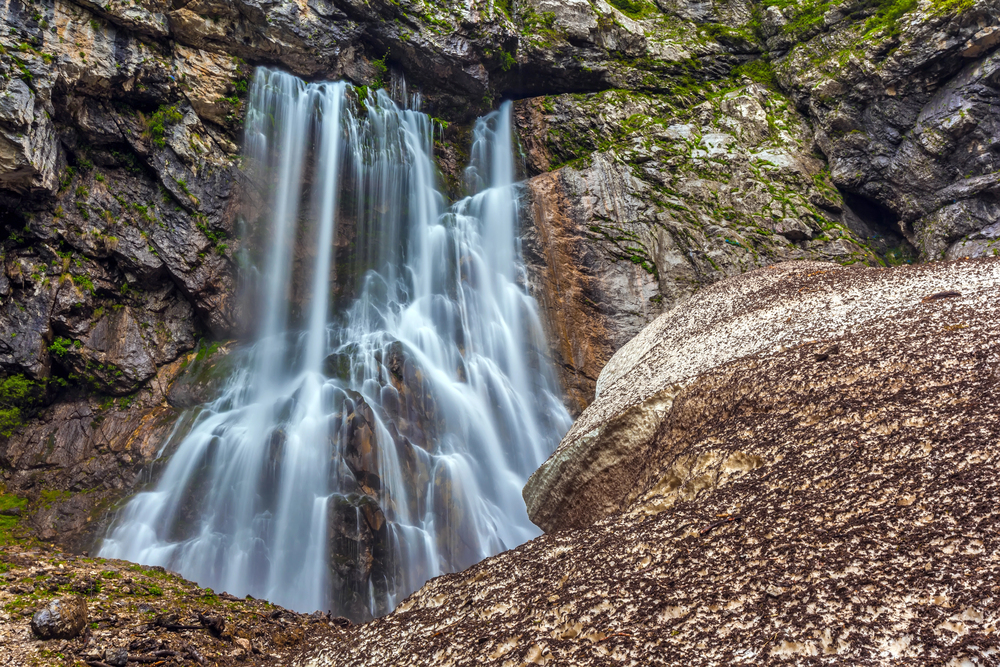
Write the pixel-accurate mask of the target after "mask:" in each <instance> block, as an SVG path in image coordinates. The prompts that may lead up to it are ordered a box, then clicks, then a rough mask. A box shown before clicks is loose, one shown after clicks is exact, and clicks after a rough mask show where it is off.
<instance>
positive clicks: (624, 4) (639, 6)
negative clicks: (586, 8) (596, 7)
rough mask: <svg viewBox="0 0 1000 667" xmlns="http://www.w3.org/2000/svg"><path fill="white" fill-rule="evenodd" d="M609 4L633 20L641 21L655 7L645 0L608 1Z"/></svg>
mask: <svg viewBox="0 0 1000 667" xmlns="http://www.w3.org/2000/svg"><path fill="white" fill-rule="evenodd" d="M608 3H609V4H610V5H612V6H613V7H614V8H615V9H617V10H618V11H620V12H621V13H622V14H624V15H625V16H628V17H629V18H632V19H641V18H643V17H644V16H646V15H647V14H648V13H651V12H652V10H653V7H652V6H651V5H650V4H649V3H647V2H643V0H608Z"/></svg>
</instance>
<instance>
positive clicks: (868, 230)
mask: <svg viewBox="0 0 1000 667" xmlns="http://www.w3.org/2000/svg"><path fill="white" fill-rule="evenodd" d="M841 194H842V195H843V197H844V205H845V206H844V223H845V224H846V225H847V227H848V228H849V229H850V230H851V231H852V232H854V234H855V235H856V236H857V237H858V238H859V239H861V240H862V241H864V242H865V243H867V244H868V246H869V247H870V248H871V249H872V250H874V251H875V252H876V253H877V254H878V255H879V256H880V257H882V258H884V259H889V260H891V261H892V263H901V262H906V263H910V262H912V261H913V259H914V258H915V257H916V256H917V250H916V248H914V247H913V244H911V243H910V241H909V240H908V239H907V238H906V236H904V235H903V231H902V229H901V228H900V225H899V216H898V215H897V214H896V212H895V211H893V210H892V209H890V208H889V207H887V206H885V205H883V204H882V203H880V202H878V201H876V200H874V199H872V198H871V197H867V196H865V195H863V194H860V193H856V192H841Z"/></svg>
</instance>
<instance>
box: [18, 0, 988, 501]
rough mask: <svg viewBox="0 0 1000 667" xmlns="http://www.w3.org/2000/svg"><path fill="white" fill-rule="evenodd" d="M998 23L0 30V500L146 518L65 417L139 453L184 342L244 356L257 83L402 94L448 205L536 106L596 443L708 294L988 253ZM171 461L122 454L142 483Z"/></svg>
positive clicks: (975, 9)
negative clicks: (474, 144) (494, 124)
mask: <svg viewBox="0 0 1000 667" xmlns="http://www.w3.org/2000/svg"><path fill="white" fill-rule="evenodd" d="M997 10H998V6H997V3H996V0H968V1H964V2H937V1H935V2H928V1H924V2H918V3H916V4H913V3H889V2H886V3H875V4H873V3H870V2H853V1H848V2H845V3H842V4H840V5H837V6H833V5H830V4H827V3H816V2H811V1H810V0H804V1H802V2H791V3H784V2H783V3H781V4H780V6H778V5H777V4H772V3H770V2H763V3H748V2H742V0H735V1H733V2H729V3H726V4H718V3H717V4H715V5H712V6H708V5H705V4H703V3H690V2H683V1H680V2H674V1H673V0H669V1H668V0H657V2H655V3H654V2H648V1H646V0H635V1H633V0H614V1H613V2H610V3H609V2H605V0H574V1H573V2H553V1H552V0H516V1H515V2H507V1H501V0H474V1H473V2H464V1H463V2H454V1H452V0H446V1H445V2H438V3H426V2H423V0H401V1H400V2H395V1H393V2H383V1H376V2H360V1H357V0H332V1H330V2H318V3H298V2H285V1H279V2H273V3H261V2H258V1H257V0H224V1H223V0H195V1H194V2H187V3H184V2H180V3H178V2H173V3H168V2H163V1H162V0H142V1H141V2H138V3H125V4H123V3H119V2H106V1H105V0H75V1H70V0H38V1H33V2H32V1H28V0H13V1H12V2H10V3H8V4H6V5H4V7H3V8H2V9H0V15H2V16H3V20H4V27H5V30H4V31H0V229H2V231H0V263H2V265H3V270H2V271H0V300H2V302H0V369H2V370H0V375H3V378H2V381H3V383H4V385H3V388H2V391H0V461H2V465H3V475H4V480H5V483H7V484H8V485H10V486H11V490H12V491H17V492H22V491H23V492H30V493H36V492H37V491H38V490H39V488H40V485H42V484H44V485H50V486H52V487H53V488H58V489H60V490H61V491H65V492H67V493H76V494H79V493H80V492H83V491H91V490H93V489H99V490H101V492H102V493H104V492H105V491H107V492H109V493H110V490H111V488H112V487H114V488H120V489H128V488H131V483H130V482H126V481H123V480H124V478H123V480H119V481H115V482H113V483H112V482H110V481H108V480H109V479H110V478H111V477H114V475H111V476H110V477H108V475H107V474H106V473H107V470H105V471H104V472H101V473H98V472H86V471H87V470H88V468H87V462H88V461H90V460H91V459H92V457H94V456H95V452H96V451H105V450H106V449H107V447H109V446H110V445H111V443H112V442H118V440H117V439H116V438H117V436H115V437H112V436H110V435H101V431H100V429H96V430H94V429H92V430H91V431H88V432H87V434H86V435H85V436H82V437H77V436H75V435H71V434H70V431H67V430H65V429H68V428H70V427H69V426H68V425H69V424H71V423H76V422H74V420H73V419H69V418H67V417H65V415H89V414H90V413H91V411H94V410H96V409H98V408H100V406H102V405H107V403H108V401H109V400H113V401H115V403H114V404H115V405H116V406H125V407H121V408H116V409H120V410H121V412H122V419H123V420H124V421H121V422H120V423H119V426H121V428H124V429H130V428H132V427H131V426H127V424H131V423H132V422H133V421H138V422H142V423H144V424H145V423H152V422H154V421H156V420H157V419H160V417H158V416H156V415H159V414H160V413H159V412H158V410H159V408H162V407H164V406H163V405H162V403H163V397H164V396H166V395H168V394H169V390H168V389H167V388H166V385H163V386H160V385H162V383H163V382H166V381H167V380H166V378H172V377H174V375H175V373H174V372H173V371H171V370H170V369H172V368H179V367H175V366H174V365H175V364H178V363H179V362H178V360H180V359H182V358H184V355H186V354H188V353H189V352H190V351H191V350H192V349H193V348H194V346H195V343H196V341H197V340H198V339H199V338H201V337H209V338H216V339H219V338H229V337H234V336H238V335H239V334H240V332H241V327H242V322H243V321H244V320H245V317H244V315H245V313H244V311H243V309H242V307H241V300H240V299H239V298H238V297H237V293H238V268H237V267H238V266H241V265H243V264H244V263H245V262H247V261H252V259H253V256H254V255H253V253H254V250H255V236H254V235H253V233H252V232H253V231H254V230H257V229H259V225H258V218H259V216H260V215H261V213H262V211H263V208H264V206H263V202H264V201H265V200H266V197H265V194H266V193H262V192H259V191H258V190H257V189H256V188H255V187H254V186H253V185H251V184H250V183H249V182H248V181H247V179H246V178H245V177H244V176H243V174H242V172H241V170H240V163H239V159H238V154H239V145H240V142H241V139H242V138H241V133H242V128H241V124H242V119H243V114H244V113H245V94H246V91H247V82H248V81H249V78H250V76H251V75H252V71H253V67H254V66H256V65H269V66H279V67H282V68H285V69H288V70H289V71H292V72H294V73H296V74H299V75H301V76H304V77H307V78H313V79H321V78H322V79H326V78H346V79H349V80H351V81H352V82H354V83H356V84H359V85H386V86H389V87H394V88H395V89H396V90H397V91H398V92H399V93H400V94H402V91H403V82H404V81H405V83H406V86H407V88H406V90H408V91H410V92H412V91H413V90H419V91H420V92H421V94H422V97H423V100H424V101H423V104H424V109H425V110H427V111H428V112H429V113H431V114H433V115H435V116H437V117H440V118H442V119H445V120H448V121H451V124H450V125H449V129H448V131H447V132H446V133H445V134H444V136H443V137H442V139H441V141H440V142H439V144H438V145H437V148H438V154H439V156H440V157H441V166H442V170H443V171H444V172H445V176H446V177H447V178H448V179H449V182H451V183H452V184H453V185H455V184H457V182H458V180H459V179H458V178H457V177H456V176H457V173H456V172H457V167H458V166H459V165H460V164H461V163H462V160H461V159H460V158H461V156H462V155H463V153H464V151H465V150H466V149H467V146H466V145H465V142H466V141H467V138H468V133H467V128H468V123H469V122H470V121H471V119H472V118H473V117H474V116H476V115H477V114H480V113H482V112H484V111H486V110H488V109H489V108H491V107H493V106H495V104H496V103H497V102H498V101H499V100H500V99H502V98H504V97H514V98H518V99H519V101H518V103H517V107H516V116H517V125H518V129H519V135H520V137H519V141H520V144H521V146H522V148H523V149H524V172H525V173H524V176H525V177H526V178H527V182H526V184H525V187H524V188H523V193H524V197H523V201H522V212H523V215H522V220H523V250H524V255H525V260H526V263H527V268H528V286H529V289H531V290H532V292H533V293H534V294H535V296H536V297H537V298H538V301H539V304H540V306H541V310H542V314H543V319H544V322H545V323H546V327H547V329H548V333H549V336H550V340H551V341H552V355H553V357H554V358H555V360H556V362H557V363H558V364H559V366H560V368H561V369H562V380H563V383H564V386H565V389H566V399H567V403H568V404H569V405H570V407H571V409H572V410H573V411H574V413H577V414H579V413H581V412H582V411H583V410H584V409H585V408H586V407H587V405H589V404H590V402H591V401H592V400H593V398H594V394H595V390H596V385H597V377H598V374H599V373H600V372H601V369H602V368H603V366H604V365H605V364H606V363H607V362H608V360H609V359H611V357H612V355H613V354H614V353H615V351H616V350H617V349H618V348H620V347H621V346H622V345H624V344H625V342H626V341H628V340H629V339H630V338H632V337H633V336H634V335H635V334H636V333H638V332H639V330H640V329H641V328H642V327H643V326H645V325H646V324H647V323H648V322H650V321H652V320H653V319H655V318H656V317H657V316H658V315H659V314H661V313H663V312H666V311H668V310H669V309H670V308H672V307H674V306H675V305H676V304H677V303H679V302H681V301H682V300H683V299H686V298H688V297H689V296H690V295H691V294H693V293H695V292H696V291H697V290H699V289H701V288H702V287H703V286H706V285H709V284H711V283H714V282H716V281H718V280H720V279H722V278H725V277H728V276H734V275H738V274H741V273H743V272H745V271H748V270H751V269H754V268H756V267H760V266H766V265H771V264H774V263H776V262H781V261H785V260H791V259H807V260H822V261H835V262H839V263H843V264H850V263H865V264H878V263H880V262H888V263H895V262H900V261H906V260H908V259H910V258H912V257H914V256H916V257H919V258H921V259H935V258H939V257H941V256H947V257H958V256H965V255H976V256H980V255H989V254H991V253H993V247H992V244H993V243H994V240H995V237H996V233H997V229H996V226H997V224H998V222H997V220H998V217H997V216H998V212H997V210H995V209H996V203H995V199H996V169H997V168H996V165H995V161H996V159H997V150H998V149H997V146H998V145H1000V142H998V140H997V136H996V128H997V127H998V126H1000V125H998V124H997V118H996V113H997V111H996V105H995V104H993V103H992V102H993V101H994V99H995V96H996V94H997V85H998V84H997V77H996V72H995V70H996V62H997V61H996V58H997V56H996V52H997V51H996V49H997V46H998V38H997V37H996V35H997V34H1000V33H998V32H997V30H998V23H1000V19H998V18H997V17H998V11H997ZM452 189H453V190H455V192H456V193H457V192H458V187H457V185H456V187H454V188H452ZM246 231H248V232H251V233H249V234H247V233H243V232H246ZM345 243H348V242H345ZM180 363H183V362H180ZM158 383H160V384H159V385H158ZM108 397H111V398H110V399H109V398H108ZM171 414H172V413H171ZM161 416H162V415H161ZM81 419H83V421H84V422H86V419H87V418H86V417H82V418H81ZM164 419H166V420H167V421H165V422H164V423H167V422H169V420H170V419H173V417H170V418H169V419H167V418H166V417H164ZM91 421H95V419H91ZM81 423H82V422H81ZM98 423H100V422H98ZM43 426H44V428H43V429H42V430H38V429H39V428H42V427H43ZM116 428H117V427H116ZM46 429H47V430H46ZM53 429H55V430H53ZM60 429H61V430H60ZM71 442H72V443H75V444H73V445H72V446H70V445H69V444H68V443H71ZM41 443H46V444H44V445H43V444H41ZM80 443H86V444H80ZM115 447H118V445H115ZM95 448H97V449H95ZM101 448H105V449H104V450H102V449H101ZM140 450H141V452H142V453H140ZM155 451H156V447H155V446H153V444H152V441H150V444H149V445H148V446H143V447H141V448H140V449H139V450H136V451H135V452H133V453H134V454H135V466H136V467H135V469H134V470H138V469H141V467H142V465H144V464H146V463H148V462H149V457H151V456H153V452H155ZM28 452H30V454H26V453H28ZM130 456H131V454H130ZM102 460H105V461H111V459H110V458H106V459H102ZM130 465H131V464H130ZM130 470H131V469H130ZM71 471H72V472H71ZM43 472H44V475H43V474H42V473H43ZM126 477H129V478H130V479H131V478H134V476H132V475H131V473H129V475H127V476H126ZM42 478H44V482H42V481H38V482H37V483H36V482H30V480H41V479H42ZM29 482H30V483H29ZM119 482H120V483H119ZM32 489H34V490H33V491H32ZM109 497H110V496H109ZM61 502H62V501H58V502H55V503H52V504H50V505H49V507H56V508H58V507H60V506H61V504H60V503H61ZM73 502H74V503H83V501H82V500H79V499H74V500H73ZM73 516H74V517H77V518H79V517H80V516H82V515H80V514H79V513H74V514H73ZM76 520H77V519H73V521H76Z"/></svg>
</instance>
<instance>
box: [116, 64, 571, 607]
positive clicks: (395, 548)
mask: <svg viewBox="0 0 1000 667" xmlns="http://www.w3.org/2000/svg"><path fill="white" fill-rule="evenodd" d="M357 90H358V89H352V88H351V87H350V86H348V85H346V84H343V83H319V84H306V83H304V82H302V81H300V80H298V79H296V78H295V77H293V76H291V75H288V74H285V73H281V72H277V71H271V70H266V69H263V68H261V69H258V72H257V75H256V78H255V80H254V84H253V87H252V89H251V92H250V98H249V110H248V115H247V124H246V138H245V144H246V145H245V157H246V165H247V167H246V169H247V171H248V173H249V177H250V179H251V180H252V181H255V182H257V183H258V184H259V185H260V187H262V188H264V189H266V190H269V191H270V192H272V193H273V194H272V195H271V196H270V209H269V211H268V216H269V218H270V219H269V220H267V219H265V221H264V224H265V227H264V228H263V229H264V231H265V238H266V240H265V241H264V242H263V243H262V244H261V245H262V246H263V247H264V248H265V250H264V252H263V253H262V255H263V259H262V260H261V261H260V271H259V272H258V273H257V274H256V282H255V290H254V291H255V293H256V294H258V295H259V298H258V301H259V303H260V306H259V308H258V309H257V316H256V319H257V321H258V322H259V324H258V334H257V337H256V342H255V344H253V345H251V346H246V347H244V348H242V349H239V350H237V351H235V352H232V353H231V356H232V360H231V361H232V363H231V364H230V365H231V367H232V368H233V370H232V371H231V373H230V375H229V377H228V380H227V381H226V384H225V388H224V390H223V391H222V392H221V395H220V396H219V398H217V399H216V400H214V401H213V402H210V403H208V404H206V405H204V406H202V407H201V408H199V409H197V410H194V411H191V412H189V413H188V414H187V415H186V416H185V418H184V419H181V420H179V421H178V426H177V427H176V428H175V432H174V435H172V436H171V438H170V439H168V441H167V443H166V444H165V445H164V446H163V449H162V451H161V456H162V457H164V458H167V457H169V458H167V460H166V463H165V465H164V468H163V470H162V472H161V473H160V474H159V478H158V480H157V481H156V483H155V485H153V487H152V489H153V490H151V491H147V492H144V493H140V494H138V495H137V496H135V498H133V499H132V500H131V501H130V502H129V503H128V505H127V506H126V507H125V508H124V509H123V510H122V511H121V512H120V514H119V516H118V518H117V520H116V521H115V522H114V524H113V525H112V527H111V529H110V531H109V534H108V536H107V537H106V539H105V540H104V542H103V546H102V548H101V551H100V555H101V556H105V557H114V558H124V559H127V560H132V561H138V562H140V563H145V564H148V565H162V566H164V567H167V568H169V569H172V570H176V571H178V572H180V573H182V574H183V575H185V576H186V577H189V578H191V579H193V580H195V581H196V582H198V583H199V584H201V585H203V586H210V587H213V588H215V589H217V590H226V591H228V592H230V593H233V594H237V595H246V594H250V595H253V596H255V597H262V598H266V599H268V600H271V601H273V602H275V603H277V604H281V605H283V606H287V607H291V608H293V609H297V610H301V611H313V610H316V609H321V610H332V611H334V613H337V614H342V615H347V616H349V617H351V618H353V619H355V620H363V619H365V618H369V617H372V616H378V615H380V614H384V613H387V612H388V611H391V610H392V608H393V607H394V606H395V604H396V603H397V602H398V601H399V600H401V599H402V597H404V596H406V595H408V594H409V593H411V592H412V591H414V590H416V589H417V588H418V587H419V586H421V585H422V584H423V583H424V582H425V581H426V580H427V579H429V578H431V577H434V576H437V575H439V574H443V573H447V572H453V571H457V570H460V569H462V568H465V567H468V566H469V565H471V564H473V563H475V562H477V561H479V560H481V559H482V558H485V557H487V556H490V555H493V554H496V553H498V552H499V551H502V550H504V549H508V548H511V547H514V546H516V545H518V544H521V543H522V542H524V541H526V540H528V539H530V538H532V537H534V536H536V535H538V533H539V531H538V530H537V528H536V527H535V526H534V525H533V524H532V523H531V522H530V521H529V520H528V516H527V514H526V512H525V509H524V503H523V501H522V499H521V488H522V486H523V484H524V482H525V480H526V479H527V477H528V476H529V475H530V474H531V472H532V471H534V470H535V469H536V468H537V467H538V465H540V464H541V462H542V461H543V460H544V459H545V457H546V456H547V455H548V454H549V453H550V452H551V451H552V449H553V448H554V447H555V445H556V444H557V443H558V441H559V438H560V437H561V436H562V435H563V433H565V431H566V430H567V429H568V428H569V425H570V418H569V415H568V413H567V411H566V409H565V408H564V407H563V405H562V403H561V400H560V392H559V388H558V385H557V382H556V380H555V376H554V373H553V370H552V368H551V363H550V362H549V361H548V359H547V357H546V354H545V350H546V345H545V340H544V337H543V333H542V329H541V326H540V323H539V318H538V315H537V311H536V305H535V302H534V301H533V299H531V298H530V297H529V296H528V295H527V294H526V293H525V290H524V289H523V287H522V286H521V285H523V282H524V280H523V270H524V269H523V266H522V265H521V263H520V259H519V253H518V237H517V231H518V230H517V187H518V186H517V185H516V184H515V183H514V162H513V160H514V157H513V148H512V146H513V137H512V131H511V120H510V115H511V109H510V104H509V103H507V104H504V105H502V106H501V108H500V109H499V110H498V111H496V112H494V113H491V114H489V115H488V116H485V117H484V118H481V119H479V120H478V121H477V122H476V124H475V126H474V130H473V143H472V147H471V152H470V164H469V167H468V168H467V169H466V172H465V175H466V179H465V180H466V182H467V188H468V191H469V192H471V193H472V194H471V195H470V196H468V197H466V198H465V199H462V200H460V201H458V202H456V203H455V204H453V205H451V206H450V207H447V206H446V205H445V199H444V197H443V196H442V194H441V193H440V192H439V191H438V189H437V187H436V182H435V181H436V178H435V174H436V170H435V166H434V163H433V160H432V157H431V155H432V146H433V137H434V134H433V133H434V127H435V126H434V124H433V123H432V121H431V119H430V118H429V117H428V116H426V115H425V114H422V113H420V112H419V111H418V110H416V109H415V108H401V107H400V106H399V105H397V104H396V103H395V102H394V101H393V100H392V98H391V97H390V96H389V95H388V94H387V93H386V92H385V91H381V90H380V91H373V92H367V93H366V96H365V97H364V98H363V99H361V100H358V101H355V100H356V97H355V95H356V92H355V91H357ZM418 106H419V104H418V103H414V104H411V107H418ZM344 225H350V226H351V228H352V230H353V232H352V233H353V242H352V243H339V242H338V241H337V239H338V238H341V237H344V238H347V237H349V236H350V234H347V231H348V230H347V229H346V228H345V229H340V230H339V231H341V232H343V233H342V234H340V235H338V226H344ZM303 248H305V250H303ZM303 257H304V258H305V259H302V258H303ZM335 274H336V275H335ZM334 285H337V286H340V287H341V288H343V290H342V291H343V292H344V293H345V294H348V295H349V297H347V298H342V299H337V298H335V297H336V295H335V294H334V293H333V289H332V287H333V286H334ZM296 291H299V292H303V293H304V294H303V296H302V298H301V307H295V305H294V302H295V299H294V297H293V295H294V294H295V293H296ZM332 303H340V304H342V305H340V306H338V307H334V306H332V305H331V304H332Z"/></svg>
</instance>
